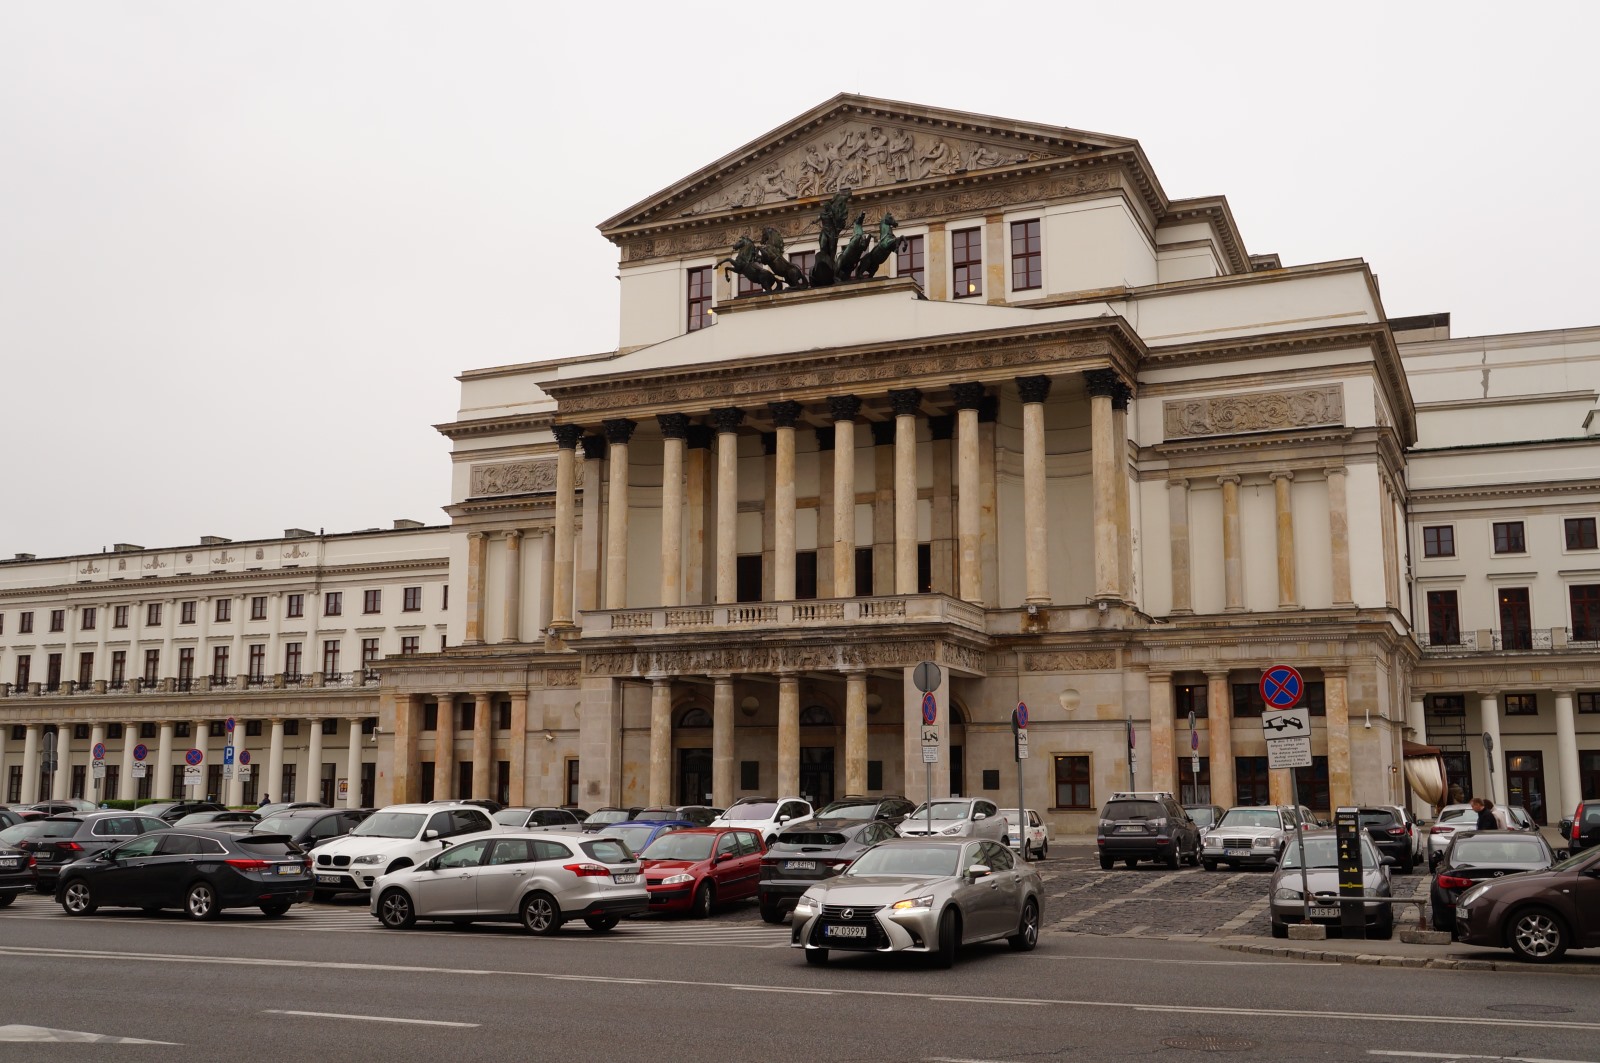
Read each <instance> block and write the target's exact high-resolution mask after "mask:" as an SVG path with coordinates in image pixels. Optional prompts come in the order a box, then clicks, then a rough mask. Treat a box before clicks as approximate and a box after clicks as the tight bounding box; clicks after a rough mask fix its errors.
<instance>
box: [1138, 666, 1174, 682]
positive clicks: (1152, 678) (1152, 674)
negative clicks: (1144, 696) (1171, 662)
mask: <svg viewBox="0 0 1600 1063" xmlns="http://www.w3.org/2000/svg"><path fill="white" fill-rule="evenodd" d="M1144 675H1145V679H1147V680H1148V681H1149V682H1152V683H1170V682H1172V673H1171V672H1170V671H1157V670H1154V669H1151V670H1150V671H1147V672H1145V674H1144Z"/></svg>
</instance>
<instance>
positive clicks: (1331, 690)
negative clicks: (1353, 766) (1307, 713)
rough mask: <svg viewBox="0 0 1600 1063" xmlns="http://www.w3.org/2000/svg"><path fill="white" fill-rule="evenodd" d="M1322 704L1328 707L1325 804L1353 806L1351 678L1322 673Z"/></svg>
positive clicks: (1333, 670)
mask: <svg viewBox="0 0 1600 1063" xmlns="http://www.w3.org/2000/svg"><path fill="white" fill-rule="evenodd" d="M1322 690H1323V703H1324V704H1325V705H1326V707H1327V729H1328V800H1329V801H1330V802H1331V803H1332V807H1334V808H1338V807H1340V806H1341V805H1343V806H1348V805H1353V804H1355V780H1353V779H1352V778H1351V777H1350V676H1349V673H1348V672H1345V671H1343V670H1341V669H1336V668H1328V667H1326V666H1324V667H1323V669H1322Z"/></svg>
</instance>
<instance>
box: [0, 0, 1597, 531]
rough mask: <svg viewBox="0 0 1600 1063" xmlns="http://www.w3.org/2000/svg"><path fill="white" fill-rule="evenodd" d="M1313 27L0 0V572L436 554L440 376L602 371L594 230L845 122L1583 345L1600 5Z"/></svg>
mask: <svg viewBox="0 0 1600 1063" xmlns="http://www.w3.org/2000/svg"><path fill="white" fill-rule="evenodd" d="M1080 8H1081V10H1079V9H1080ZM1102 9H1111V10H1102ZM1311 10H1312V5H1307V4H1297V3H1267V4H1261V5H1257V6H1246V5H1243V4H1225V3H1216V4H1196V3H1192V2H1183V3H1172V4H1170V5H1168V4H1163V3H1152V2H1145V3H1141V4H1136V5H1135V4H1116V5H1110V4H1106V5H1100V4H1096V5H1082V4H1077V3H1065V2H1051V3H1048V4H1045V3H1040V4H1028V5H1015V6H1012V5H1008V4H1005V3H994V2H991V3H987V4H982V5H977V6H976V7H974V5H971V4H955V3H946V2H942V0H940V2H926V0H925V2H921V3H917V4H914V5H911V4H908V5H899V4H873V5H857V6H846V7H843V8H840V7H838V6H837V5H831V6H830V5H823V4H806V3H790V4H779V5H773V6H771V7H765V6H763V5H761V4H753V3H748V2H738V3H735V2H724V3H719V4H715V5H712V4H702V3H698V2H687V0H680V2H678V3H673V4H663V3H657V2H653V0H652V2H628V3H622V2H618V0H606V2H598V3H595V2H589V3H554V2H550V0H541V2H538V3H532V2H530V3H475V2H454V3H434V4H421V3H409V2H401V0H383V2H381V3H377V2H375V3H353V2H338V0H325V2H316V3H290V2H273V3H252V4H247V3H236V2H226V0H206V2H200V0H194V2H189V3H157V2H149V0H145V2H140V3H125V2H115V3H91V2H75V3H71V4H68V3H61V2H57V0H40V2H36V3H27V2H21V0H7V2H5V3H3V4H0V557H9V556H10V555H12V554H13V553H17V552H28V553H34V554H38V555H39V556H41V557H47V556H58V555H62V554H69V553H77V552H85V551H96V550H99V549H101V548H102V547H105V546H109V545H110V544H112V543H114V542H132V543H138V544H141V545H144V546H148V547H157V546H178V545H184V544H192V543H194V542H196V541H197V540H198V538H199V537H200V536H201V535H222V536H226V537H229V538H232V539H247V538H256V537H263V536H270V535H276V534H279V533H280V532H281V531H282V530H283V529H284V528H289V527H304V528H310V529H313V530H314V529H317V528H326V529H327V530H328V531H329V532H334V531H352V530H356V529H360V528H366V527H375V526H382V527H388V526H389V523H390V522H391V521H392V520H393V519H394V518H397V517H408V518H413V519H418V520H423V521H427V522H428V523H434V524H436V523H443V522H444V520H445V517H444V515H443V514H442V513H441V512H440V507H441V506H443V505H445V504H447V503H448V501H449V462H448V458H447V454H448V449H447V444H446V441H445V439H444V438H443V437H442V436H440V435H439V434H438V433H437V432H435V431H434V429H433V428H432V426H433V425H434V424H437V423H441V422H444V421H448V420H450V419H452V418H453V417H454V415H455V410H456V401H457V385H456V383H455V381H454V379H453V378H454V376H455V374H456V373H458V372H460V371H461V370H464V369H469V368H475V367H481V366H488V365H499V364H504V363H509V362H519V361H526V360H530V359H535V358H551V357H559V356H562V355H571V354H583V353H589V352H594V351H602V350H607V349H610V348H612V347H614V346H615V345H616V333H617V307H616V287H617V286H616V281H615V279H614V277H615V272H616V270H615V265H616V253H615V250H614V248H612V247H611V245H610V244H608V243H607V242H606V241H605V240H604V239H602V238H601V237H600V235H599V234H598V232H597V231H596V230H595V228H594V226H595V224H596V223H598V222H599V221H601V220H602V219H604V218H606V217H609V216H610V215H611V214H613V213H615V212H616V211H618V210H621V209H622V208H624V207H626V206H628V205H629V204H631V203H634V202H636V201H638V200H640V199H643V198H644V197H646V196H647V195H649V194H650V193H652V192H654V191H656V190H658V189H660V188H663V187H665V186H666V185H668V184H670V183H671V182H673V181H675V180H676V179H678V178H679V177H682V176H684V175H686V174H688V173H689V172H691V171H693V170H695V169H696V168H698V167H700V166H702V165H704V164H705V163H707V162H710V161H712V160H713V159H715V158H717V157H719V156H721V155H723V154H724V153H726V152H728V151H730V150H732V149H733V148H735V147H737V146H739V145H740V144H742V143H744V142H745V141H747V140H749V139H751V138H753V137H755V136H757V135H759V134H761V133H763V132H765V131H767V130H769V129H771V128H773V127H774V126H777V125H779V124H780V123H782V122H784V121H785V120H787V119H789V118H790V117H792V116H794V115H796V114H798V113H800V112H802V111H804V110H806V109H808V108H810V107H812V106H814V105H816V104H818V103H820V102H822V101H823V100H826V99H828V98H829V97H831V96H833V95H834V94H835V93H838V92H842V91H848V92H861V93H865V94H868V95H873V96H881V97H887V98H890V99H902V100H910V101H915V102H919V103H924V104H930V105H935V106H943V107H952V108H959V109H964V110H970V111H976V112H980V113H985V114H993V115H1002V116H1006V117H1011V118H1018V119H1025V120H1030V121H1038V122H1045V123H1050V124H1056V125H1066V126H1073V127H1076V128H1080V129H1087V130H1093V131H1097V132H1104V133H1113V134H1117V135H1121V136H1128V137H1133V138H1136V139H1138V140H1139V141H1140V142H1141V143H1142V145H1143V146H1144V149H1145V152H1146V153H1147V154H1148V156H1149V158H1150V159H1151V161H1152V163H1153V165H1154V166H1155V169H1156V172H1157V174H1158V175H1159V177H1160V180H1161V182H1162V184H1163V186H1164V187H1165V189H1166V191H1167V193H1168V194H1169V195H1171V196H1173V197H1184V196H1196V195H1211V194H1222V195H1226V196H1227V197H1228V200H1229V202H1230V204H1231V206H1232V208H1233V212H1234V215H1235V217H1236V218H1237V220H1238V222H1239V225H1240V227H1241V228H1242V230H1243V232H1244V238H1245V241H1246V246H1247V247H1248V248H1249V250H1250V251H1251V252H1253V253H1260V252H1268V251H1276V252H1278V253H1279V254H1280V255H1282V257H1283V261H1284V263H1285V264H1286V265H1287V264H1298V263H1304V262H1316V261H1321V260H1327V259H1338V258H1348V257H1362V258H1365V259H1366V260H1367V261H1368V262H1369V263H1371V265H1372V268H1373V270H1374V271H1375V272H1376V273H1377V275H1378V277H1379V280H1380V282H1381V286H1382V292H1383V298H1384V303H1385V307H1386V308H1387V310H1388V312H1389V313H1390V315H1392V316H1401V315H1406V314H1416V313H1427V312H1433V311H1450V312H1451V313H1452V314H1453V315H1454V330H1455V335H1457V336H1464V335H1479V334H1486V333H1493V332H1509V331H1522V330H1534V329H1549V328H1561V327H1572V326H1583V325H1593V324H1600V304H1597V302H1596V300H1595V298H1594V293H1595V290H1596V275H1595V270H1594V268H1593V262H1594V260H1595V254H1596V248H1597V247H1600V222H1597V221H1596V212H1595V209H1594V202H1593V200H1594V193H1595V190H1596V184H1597V176H1600V172H1597V167H1596V154H1597V151H1596V133H1595V126H1594V122H1593V120H1592V115H1591V114H1590V111H1591V110H1592V109H1593V106H1594V104H1595V102H1596V96H1597V93H1596V89H1595V80H1594V76H1595V75H1594V60H1593V56H1592V47H1593V42H1594V41H1595V39H1596V37H1597V30H1600V4H1593V3H1571V4H1557V3H1551V4H1528V5H1522V6H1521V7H1518V8H1516V9H1515V11H1514V14H1513V13H1512V12H1511V9H1508V8H1506V6H1505V5H1504V4H1488V3H1483V4H1476V3H1462V2H1454V3H1438V4H1432V3H1416V4H1396V3H1392V2H1388V0H1385V2H1382V3H1371V4H1368V3H1359V2H1354V0H1340V2H1338V3H1324V4H1321V5H1316V10H1317V11H1319V12H1321V13H1320V14H1310V13H1309V12H1310V11H1311ZM974 12H978V15H977V17H976V18H974ZM858 13H859V14H858Z"/></svg>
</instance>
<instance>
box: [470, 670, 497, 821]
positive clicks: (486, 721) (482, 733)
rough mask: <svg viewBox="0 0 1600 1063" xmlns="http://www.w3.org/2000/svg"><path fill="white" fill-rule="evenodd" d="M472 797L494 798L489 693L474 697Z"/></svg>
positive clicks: (483, 692)
mask: <svg viewBox="0 0 1600 1063" xmlns="http://www.w3.org/2000/svg"><path fill="white" fill-rule="evenodd" d="M472 703H473V704H472V796H473V797H478V798H482V797H493V796H494V782H493V779H494V741H493V735H494V730H493V728H494V712H493V706H492V705H491V704H490V700H489V692H488V691H486V690H480V691H478V692H477V693H475V694H473V695H472Z"/></svg>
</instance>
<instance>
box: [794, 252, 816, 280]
mask: <svg viewBox="0 0 1600 1063" xmlns="http://www.w3.org/2000/svg"><path fill="white" fill-rule="evenodd" d="M789 261H790V262H791V263H792V264H793V265H794V267H795V268H796V269H798V270H799V271H800V272H801V273H804V274H805V275H806V276H807V277H810V276H811V268H812V267H813V266H815V265H816V264H817V253H816V252H815V251H796V252H794V253H793V254H792V255H790V256H789Z"/></svg>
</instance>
